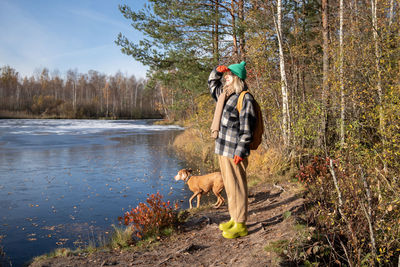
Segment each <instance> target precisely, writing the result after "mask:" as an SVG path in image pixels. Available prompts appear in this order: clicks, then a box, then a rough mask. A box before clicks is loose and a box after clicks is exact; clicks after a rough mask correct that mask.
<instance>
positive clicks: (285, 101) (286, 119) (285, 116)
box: [274, 0, 290, 146]
mask: <svg viewBox="0 0 400 267" xmlns="http://www.w3.org/2000/svg"><path fill="white" fill-rule="evenodd" d="M276 11H277V12H276V13H277V20H275V19H274V22H275V28H276V35H277V37H278V44H279V67H280V73H281V91H282V132H283V142H284V144H285V146H288V145H289V142H290V114H289V97H288V89H287V79H286V71H285V58H284V53H283V41H282V0H278V2H277V10H276Z"/></svg>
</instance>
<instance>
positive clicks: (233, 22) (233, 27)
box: [230, 1, 240, 61]
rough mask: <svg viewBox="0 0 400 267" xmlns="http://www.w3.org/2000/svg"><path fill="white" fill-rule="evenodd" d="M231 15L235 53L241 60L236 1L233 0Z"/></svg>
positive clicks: (237, 58)
mask: <svg viewBox="0 0 400 267" xmlns="http://www.w3.org/2000/svg"><path fill="white" fill-rule="evenodd" d="M230 13H231V17H232V39H233V53H234V55H235V58H236V60H237V61H239V60H240V57H239V49H238V43H237V36H236V35H237V31H236V17H235V1H232V2H231V10H230Z"/></svg>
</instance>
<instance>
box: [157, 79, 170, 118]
mask: <svg viewBox="0 0 400 267" xmlns="http://www.w3.org/2000/svg"><path fill="white" fill-rule="evenodd" d="M159 88H160V94H161V101H162V106H163V108H164V113H165V116H166V117H167V119H168V120H169V114H168V110H167V104H166V103H165V98H164V93H163V88H162V86H160V85H159Z"/></svg>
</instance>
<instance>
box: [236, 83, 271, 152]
mask: <svg viewBox="0 0 400 267" xmlns="http://www.w3.org/2000/svg"><path fill="white" fill-rule="evenodd" d="M247 93H249V92H248V91H242V92H241V93H240V95H239V99H238V102H237V105H236V109H237V110H238V111H239V113H240V111H241V110H242V106H243V98H244V96H245V94H247ZM249 94H250V93H249ZM250 95H251V94H250ZM253 98H254V97H253ZM254 112H255V113H256V125H255V127H254V131H253V140H252V141H251V143H250V149H251V150H256V149H257V148H258V146H259V145H260V144H261V141H262V135H263V133H264V121H263V118H262V112H261V107H260V105H259V104H258V102H257V101H256V100H255V99H254Z"/></svg>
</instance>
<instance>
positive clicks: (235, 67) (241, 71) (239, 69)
mask: <svg viewBox="0 0 400 267" xmlns="http://www.w3.org/2000/svg"><path fill="white" fill-rule="evenodd" d="M245 66H246V62H244V61H242V62H240V63H239V64H232V65H230V66H229V67H228V69H229V70H230V71H231V72H232V73H233V74H235V75H236V76H238V77H239V78H240V79H242V80H245V79H246V74H247V72H246V68H245Z"/></svg>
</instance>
